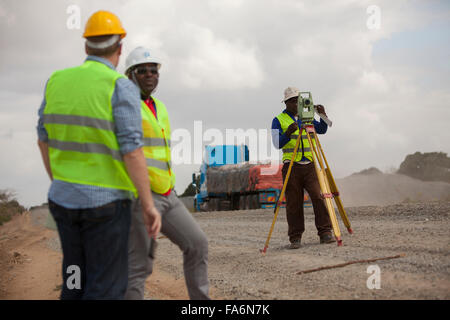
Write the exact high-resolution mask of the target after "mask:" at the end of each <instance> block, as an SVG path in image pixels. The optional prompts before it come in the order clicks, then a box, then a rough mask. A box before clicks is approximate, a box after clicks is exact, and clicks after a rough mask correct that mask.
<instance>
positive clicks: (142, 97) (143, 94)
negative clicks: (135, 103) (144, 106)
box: [141, 92, 152, 101]
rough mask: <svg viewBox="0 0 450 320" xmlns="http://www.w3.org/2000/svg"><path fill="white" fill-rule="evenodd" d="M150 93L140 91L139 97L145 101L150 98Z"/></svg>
mask: <svg viewBox="0 0 450 320" xmlns="http://www.w3.org/2000/svg"><path fill="white" fill-rule="evenodd" d="M151 95H152V94H151V93H149V94H145V93H143V92H141V99H142V100H144V101H145V100H147V99H149V98H151Z"/></svg>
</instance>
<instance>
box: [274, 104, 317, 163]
mask: <svg viewBox="0 0 450 320" xmlns="http://www.w3.org/2000/svg"><path fill="white" fill-rule="evenodd" d="M277 119H278V121H280V125H281V130H282V131H283V133H285V132H286V130H287V128H288V127H289V126H290V125H291V124H292V123H294V120H292V118H291V116H290V115H288V114H287V113H286V112H282V113H280V114H279V115H278V116H277ZM299 133H300V129H297V130H296V131H295V132H293V133H292V134H291V136H290V138H291V139H290V140H289V142H288V143H286V144H285V145H284V146H283V148H282V151H283V161H284V160H291V159H292V154H293V153H294V148H295V143H296V142H297V137H298V135H299ZM306 135H307V133H306V131H305V130H302V140H301V142H300V145H299V146H298V150H297V155H296V157H295V159H294V161H295V162H297V161H301V160H302V158H303V156H304V157H305V158H306V159H308V160H309V161H312V160H313V158H312V150H311V146H310V145H309V141H308V137H307V136H306ZM311 139H312V142H313V143H314V146H316V142H315V140H314V138H313V137H312V136H311Z"/></svg>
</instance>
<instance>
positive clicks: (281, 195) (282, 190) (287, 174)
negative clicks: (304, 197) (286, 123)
mask: <svg viewBox="0 0 450 320" xmlns="http://www.w3.org/2000/svg"><path fill="white" fill-rule="evenodd" d="M302 130H303V128H300V130H299V131H300V132H299V134H298V137H297V142H296V143H295V147H294V152H293V154H292V158H291V162H290V163H289V168H288V171H287V173H286V177H285V178H284V183H283V189H281V193H280V196H279V197H278V201H277V203H276V207H275V215H274V217H273V220H272V225H271V227H270V231H269V235H268V236H267V240H266V243H265V245H264V249H260V250H259V251H260V252H261V253H262V254H265V253H266V251H267V248H268V247H269V241H270V237H271V236H272V231H273V227H274V226H275V222H276V221H277V216H278V212H279V210H280V206H281V202H282V201H283V197H284V192H285V191H286V186H287V182H288V180H289V176H290V175H291V169H292V165H293V164H294V160H295V157H296V156H297V150H298V146H299V145H300V140H301V138H302Z"/></svg>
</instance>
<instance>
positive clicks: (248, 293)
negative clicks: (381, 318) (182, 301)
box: [157, 202, 450, 299]
mask: <svg viewBox="0 0 450 320" xmlns="http://www.w3.org/2000/svg"><path fill="white" fill-rule="evenodd" d="M449 214H450V202H444V203H442V202H441V203H438V202H436V203H421V204H401V205H392V206H386V207H355V208H349V209H348V216H349V218H350V221H351V223H352V227H353V229H354V235H352V236H350V235H348V233H347V232H346V229H345V227H344V226H343V225H342V224H341V231H342V233H343V243H344V245H343V246H342V247H337V246H336V245H335V244H328V245H323V244H322V245H321V244H319V241H318V240H319V239H318V237H317V235H316V230H315V227H314V218H313V214H312V210H311V209H309V210H308V211H306V232H305V234H304V236H303V240H302V242H303V247H302V248H300V249H298V250H289V249H287V248H286V245H287V223H286V218H285V212H284V210H282V211H280V214H279V217H278V219H277V222H276V225H275V230H274V232H273V236H272V239H271V241H270V245H269V249H268V251H267V254H266V255H265V256H262V255H261V253H260V252H259V249H262V248H263V247H264V242H265V240H266V238H267V234H268V232H269V228H270V224H271V221H272V219H273V211H272V210H251V211H228V212H204V213H197V214H195V217H196V218H197V220H198V221H199V223H200V225H201V226H202V228H203V230H205V232H206V233H207V235H208V237H209V252H210V253H209V277H210V281H211V284H212V285H213V286H214V287H216V288H217V289H218V290H219V291H220V292H221V293H222V295H223V296H224V297H227V298H228V299H449V298H450V268H449V267H450V235H449V230H450V228H449V227H450V224H449ZM401 253H404V254H406V256H405V257H403V258H399V259H394V260H386V261H377V262H375V263H370V264H352V265H349V266H346V267H343V268H338V269H331V270H324V271H319V272H313V273H308V274H303V275H297V274H296V273H297V272H299V271H302V270H306V269H312V268H317V267H322V266H328V265H335V264H340V263H344V262H348V261H353V260H362V259H370V258H379V257H386V256H394V255H398V254H401ZM180 258H181V257H180V254H179V253H178V251H177V248H176V247H175V246H174V245H173V244H171V243H170V241H169V240H167V239H161V240H160V241H159V247H158V252H157V261H158V267H159V268H160V269H161V270H165V271H167V272H169V273H170V274H173V275H175V276H176V277H182V269H181V264H180V263H179V261H180ZM370 265H378V266H379V268H380V285H381V288H380V289H368V287H367V281H368V278H369V276H371V274H369V273H367V268H368V267H369V266H370Z"/></svg>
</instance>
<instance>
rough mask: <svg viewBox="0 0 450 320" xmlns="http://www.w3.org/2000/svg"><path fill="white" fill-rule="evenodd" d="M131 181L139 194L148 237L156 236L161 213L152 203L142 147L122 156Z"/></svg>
mask: <svg viewBox="0 0 450 320" xmlns="http://www.w3.org/2000/svg"><path fill="white" fill-rule="evenodd" d="M123 160H124V162H125V166H126V168H127V171H128V174H129V175H130V178H131V181H133V184H134V186H135V187H136V189H137V191H138V194H139V201H140V202H141V206H142V215H143V218H144V224H145V227H146V229H147V232H148V234H149V235H150V237H156V236H157V235H158V233H159V230H160V229H161V215H160V213H159V212H158V210H157V209H156V207H155V204H154V203H153V197H152V193H151V192H150V181H149V179H148V170H147V164H146V161H145V158H144V152H143V151H142V148H138V149H136V150H134V151H131V152H129V153H127V154H125V155H124V156H123Z"/></svg>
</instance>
